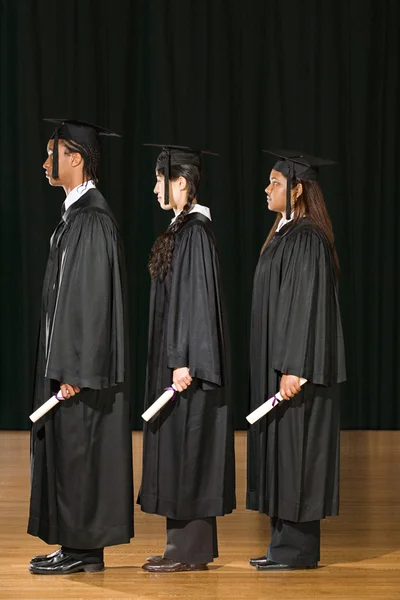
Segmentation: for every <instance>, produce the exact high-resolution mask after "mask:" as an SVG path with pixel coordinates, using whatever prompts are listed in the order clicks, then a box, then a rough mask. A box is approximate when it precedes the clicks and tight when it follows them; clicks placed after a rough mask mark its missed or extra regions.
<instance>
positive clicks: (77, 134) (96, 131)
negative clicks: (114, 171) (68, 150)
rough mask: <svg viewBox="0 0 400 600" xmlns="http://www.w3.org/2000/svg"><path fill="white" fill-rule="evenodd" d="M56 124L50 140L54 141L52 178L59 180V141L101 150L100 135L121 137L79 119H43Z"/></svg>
mask: <svg viewBox="0 0 400 600" xmlns="http://www.w3.org/2000/svg"><path fill="white" fill-rule="evenodd" d="M43 120H44V121H47V122H49V123H55V124H56V128H55V130H54V132H53V134H52V136H51V138H50V139H52V140H54V149H53V172H52V177H53V178H54V179H57V178H58V140H59V139H60V140H71V141H73V142H77V143H78V144H80V145H82V146H91V147H92V148H97V149H99V148H100V142H99V135H107V136H112V137H121V136H120V135H119V134H118V133H114V132H112V131H109V130H108V129H104V127H99V126H98V125H93V124H92V123H87V122H86V121H78V120H77V119H43Z"/></svg>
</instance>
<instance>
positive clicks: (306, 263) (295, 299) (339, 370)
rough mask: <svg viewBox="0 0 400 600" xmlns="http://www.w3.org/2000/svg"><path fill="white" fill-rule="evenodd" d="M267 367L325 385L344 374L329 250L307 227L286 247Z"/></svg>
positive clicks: (326, 243) (313, 231) (316, 233)
mask: <svg viewBox="0 0 400 600" xmlns="http://www.w3.org/2000/svg"><path fill="white" fill-rule="evenodd" d="M272 367H273V368H274V369H275V370H276V371H278V372H279V373H286V374H289V375H297V376H298V377H304V378H305V379H307V380H308V381H310V382H312V383H314V384H321V385H325V386H330V385H333V384H334V383H339V382H340V381H344V380H345V377H346V375H345V367H344V345H343V333H342V326H341V320H340V313H339V304H338V295H337V285H336V275H335V270H334V262H333V256H332V252H331V249H330V246H329V244H328V242H327V240H325V238H323V237H322V235H320V234H319V233H318V232H316V231H315V230H313V229H311V228H310V229H308V230H305V231H303V232H301V233H299V234H298V235H297V236H296V238H295V240H294V242H293V244H291V245H290V246H289V245H288V248H287V250H285V257H284V261H283V264H282V280H281V286H280V290H279V297H278V309H277V316H276V321H275V324H274V336H273V351H272Z"/></svg>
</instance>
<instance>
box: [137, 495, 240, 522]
mask: <svg viewBox="0 0 400 600" xmlns="http://www.w3.org/2000/svg"><path fill="white" fill-rule="evenodd" d="M137 503H138V504H139V505H140V508H141V510H142V512H145V513H149V514H152V515H160V516H161V517H167V518H169V519H175V520H178V521H180V520H182V521H184V520H192V519H203V518H206V517H223V516H224V515H228V514H231V513H232V512H233V510H234V509H235V508H236V503H235V502H234V503H232V504H231V505H227V504H224V502H223V501H216V500H201V501H198V502H192V503H191V506H189V504H184V503H182V504H184V506H179V507H177V503H176V502H173V501H171V500H166V499H163V498H158V497H157V496H152V495H147V494H146V495H140V497H139V498H138V500H137Z"/></svg>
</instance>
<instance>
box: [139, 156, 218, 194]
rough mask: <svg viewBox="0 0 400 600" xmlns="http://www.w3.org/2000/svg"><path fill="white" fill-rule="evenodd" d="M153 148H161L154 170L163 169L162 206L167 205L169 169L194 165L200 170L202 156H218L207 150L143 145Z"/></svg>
mask: <svg viewBox="0 0 400 600" xmlns="http://www.w3.org/2000/svg"><path fill="white" fill-rule="evenodd" d="M143 145H144V146H151V147H154V148H161V152H160V154H159V155H158V157H157V162H156V170H157V171H158V170H160V169H164V204H168V203H169V173H170V168H171V167H174V166H179V165H196V167H198V168H199V169H201V165H202V155H203V154H211V155H212V156H219V154H216V153H215V152H210V151H209V150H194V149H193V148H190V147H189V146H174V145H171V144H143Z"/></svg>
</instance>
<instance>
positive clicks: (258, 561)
mask: <svg viewBox="0 0 400 600" xmlns="http://www.w3.org/2000/svg"><path fill="white" fill-rule="evenodd" d="M267 562H268V558H267V557H266V556H259V557H258V558H249V564H251V566H252V567H258V566H260V567H261V566H263V565H265V564H266V563H267Z"/></svg>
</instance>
